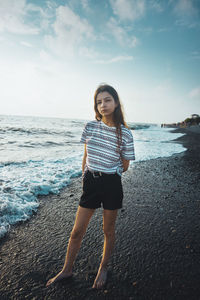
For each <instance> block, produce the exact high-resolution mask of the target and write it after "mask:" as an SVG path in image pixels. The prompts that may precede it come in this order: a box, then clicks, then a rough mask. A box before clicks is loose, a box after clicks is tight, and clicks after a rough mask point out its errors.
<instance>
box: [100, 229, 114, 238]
mask: <svg viewBox="0 0 200 300" xmlns="http://www.w3.org/2000/svg"><path fill="white" fill-rule="evenodd" d="M103 232H104V235H105V236H106V237H107V238H114V237H115V227H111V228H106V227H103Z"/></svg>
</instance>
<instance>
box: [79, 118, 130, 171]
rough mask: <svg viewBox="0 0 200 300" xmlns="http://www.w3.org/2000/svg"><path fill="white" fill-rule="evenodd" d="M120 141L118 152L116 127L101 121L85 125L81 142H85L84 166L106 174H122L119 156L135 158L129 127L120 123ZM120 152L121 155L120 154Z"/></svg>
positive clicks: (128, 158) (127, 158)
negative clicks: (85, 156)
mask: <svg viewBox="0 0 200 300" xmlns="http://www.w3.org/2000/svg"><path fill="white" fill-rule="evenodd" d="M121 131H122V142H121V145H120V153H119V148H118V143H117V135H116V127H110V126H107V125H106V124H105V123H104V122H103V121H96V120H95V121H91V122H88V123H87V124H86V125H85V128H84V130H83V133H82V137H81V143H84V144H86V149H87V158H86V168H87V169H89V170H90V171H99V172H103V173H108V174H114V173H116V172H117V173H118V174H120V175H121V174H122V171H123V165H122V161H121V157H122V158H124V159H126V160H135V152H134V143H133V135H132V133H131V131H130V129H128V128H126V127H125V126H124V125H121ZM120 154H121V155H120Z"/></svg>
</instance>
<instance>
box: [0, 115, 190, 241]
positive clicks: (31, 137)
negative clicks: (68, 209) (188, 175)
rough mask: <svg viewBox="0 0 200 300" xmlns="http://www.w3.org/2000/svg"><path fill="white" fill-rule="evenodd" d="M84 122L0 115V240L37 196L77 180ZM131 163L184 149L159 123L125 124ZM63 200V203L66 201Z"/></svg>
mask: <svg viewBox="0 0 200 300" xmlns="http://www.w3.org/2000/svg"><path fill="white" fill-rule="evenodd" d="M86 122H87V120H72V119H61V118H44V117H25V116H5V115H0V238H1V237H2V236H4V235H5V233H6V232H7V231H8V230H9V228H10V225H13V224H16V223H17V222H19V221H25V220H27V219H29V218H30V217H31V216H32V215H33V213H34V212H35V211H37V209H38V206H39V205H40V203H39V201H38V196H39V195H48V194H50V193H53V194H58V193H59V192H60V190H61V189H62V188H64V187H66V186H67V185H69V184H70V181H71V179H72V178H75V177H79V176H81V162H82V155H83V147H84V146H83V145H82V144H80V137H81V133H82V130H83V128H84V125H85V124H86ZM128 125H129V127H130V128H131V130H132V132H133V137H134V145H135V154H136V160H135V161H134V162H131V164H130V167H131V166H132V165H133V164H134V163H137V162H138V161H144V160H149V159H153V158H157V157H168V156H171V155H173V154H174V153H180V152H183V151H185V150H186V149H185V148H184V147H183V146H182V145H181V144H179V143H175V142H173V140H174V139H176V138H178V137H179V136H181V135H182V134H180V133H171V132H170V131H171V130H172V129H171V128H161V126H160V124H148V123H128ZM66 201H67V199H66Z"/></svg>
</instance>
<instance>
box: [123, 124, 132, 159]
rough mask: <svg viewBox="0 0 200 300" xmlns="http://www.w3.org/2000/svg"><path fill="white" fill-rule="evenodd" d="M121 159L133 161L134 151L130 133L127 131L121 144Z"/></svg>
mask: <svg viewBox="0 0 200 300" xmlns="http://www.w3.org/2000/svg"><path fill="white" fill-rule="evenodd" d="M122 158H124V159H126V160H135V149H134V141H133V135H132V132H131V131H130V130H129V129H127V130H126V134H125V137H124V141H123V143H122Z"/></svg>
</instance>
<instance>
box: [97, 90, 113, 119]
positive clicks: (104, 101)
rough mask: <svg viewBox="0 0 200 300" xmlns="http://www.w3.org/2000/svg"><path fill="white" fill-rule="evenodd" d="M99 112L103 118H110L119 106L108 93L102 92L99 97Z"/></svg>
mask: <svg viewBox="0 0 200 300" xmlns="http://www.w3.org/2000/svg"><path fill="white" fill-rule="evenodd" d="M96 102H97V110H98V112H99V113H100V114H101V115H102V116H105V117H107V116H110V115H112V114H113V112H114V110H115V108H116V106H117V104H116V103H115V100H114V98H113V96H111V95H110V94H109V93H108V92H101V93H99V94H98V95H97V98H96Z"/></svg>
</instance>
